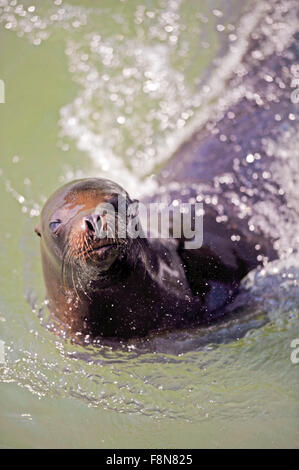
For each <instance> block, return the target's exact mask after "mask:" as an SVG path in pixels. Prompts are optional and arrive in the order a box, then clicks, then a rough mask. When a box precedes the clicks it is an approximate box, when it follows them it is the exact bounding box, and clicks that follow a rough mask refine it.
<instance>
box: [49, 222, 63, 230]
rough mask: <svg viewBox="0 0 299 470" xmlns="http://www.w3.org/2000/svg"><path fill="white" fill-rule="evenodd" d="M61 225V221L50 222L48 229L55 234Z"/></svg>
mask: <svg viewBox="0 0 299 470" xmlns="http://www.w3.org/2000/svg"><path fill="white" fill-rule="evenodd" d="M60 224H61V220H59V219H57V220H52V222H50V223H49V227H50V230H51V232H53V233H55V232H56V231H57V229H58V227H59V226H60Z"/></svg>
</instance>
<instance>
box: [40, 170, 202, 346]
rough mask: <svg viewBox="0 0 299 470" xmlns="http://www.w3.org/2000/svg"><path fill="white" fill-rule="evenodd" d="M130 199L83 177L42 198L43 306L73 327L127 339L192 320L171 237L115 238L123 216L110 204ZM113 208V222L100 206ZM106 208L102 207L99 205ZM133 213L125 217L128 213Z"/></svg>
mask: <svg viewBox="0 0 299 470" xmlns="http://www.w3.org/2000/svg"><path fill="white" fill-rule="evenodd" d="M120 197H121V198H122V201H123V202H124V204H125V205H126V206H128V205H129V204H132V202H133V201H132V200H131V199H130V198H129V195H128V194H127V193H126V191H124V190H123V188H121V187H120V186H119V185H117V184H116V183H113V182H112V181H109V180H106V179H101V178H93V179H92V178H88V179H82V180H77V181H74V182H72V183H69V184H66V185H65V186H63V187H62V188H60V189H58V190H57V191H56V192H55V193H54V194H53V195H52V197H50V199H49V200H48V202H47V203H46V205H45V207H44V209H43V211H42V214H41V220H42V222H41V225H40V226H39V227H37V228H36V233H37V234H38V235H39V236H40V237H41V255H42V265H43V272H44V278H45V283H46V288H47V296H48V300H49V308H50V311H51V312H52V313H53V314H54V315H55V317H57V318H59V319H60V320H61V322H62V324H64V325H66V326H67V328H68V329H69V330H70V331H71V332H72V333H74V332H75V333H79V334H82V335H84V336H87V335H89V336H91V337H93V338H94V337H97V336H106V337H107V336H108V337H120V338H127V337H131V336H141V335H145V334H147V333H148V332H150V331H152V330H156V329H160V328H170V327H174V326H175V327H181V326H185V325H187V324H189V323H190V321H194V319H195V312H196V309H195V306H196V302H194V301H193V302H192V301H191V298H192V295H191V291H190V288H189V285H188V282H187V280H186V276H185V273H184V269H183V267H182V263H181V260H180V259H179V256H178V254H177V250H176V246H175V244H173V243H171V242H170V243H165V241H164V240H157V239H155V240H149V239H147V238H141V237H138V238H137V239H132V238H130V237H129V236H127V237H126V238H119V233H118V231H119V226H120V225H121V224H125V222H126V221H124V220H121V217H122V214H121V213H120V211H119V208H118V207H117V204H118V203H119V198H120ZM103 203H106V204H110V205H112V206H113V207H115V213H116V217H117V219H118V227H117V230H118V231H116V232H115V233H114V235H113V236H111V237H109V236H107V237H106V236H104V237H103V238H101V236H100V233H99V231H100V229H99V225H100V226H101V228H103V227H106V229H108V231H109V224H110V223H111V222H112V217H110V215H111V214H109V213H106V214H105V215H103V214H101V215H100V212H99V209H98V208H99V207H102V206H101V205H102V204H103ZM105 207H106V206H105ZM131 216H132V215H131Z"/></svg>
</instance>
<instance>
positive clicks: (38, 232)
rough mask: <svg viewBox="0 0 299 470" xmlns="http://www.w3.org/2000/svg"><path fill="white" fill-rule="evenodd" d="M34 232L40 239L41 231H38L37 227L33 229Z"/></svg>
mask: <svg viewBox="0 0 299 470" xmlns="http://www.w3.org/2000/svg"><path fill="white" fill-rule="evenodd" d="M34 231H35V233H36V234H37V235H38V236H39V237H41V236H42V234H41V231H40V228H39V227H35V229H34Z"/></svg>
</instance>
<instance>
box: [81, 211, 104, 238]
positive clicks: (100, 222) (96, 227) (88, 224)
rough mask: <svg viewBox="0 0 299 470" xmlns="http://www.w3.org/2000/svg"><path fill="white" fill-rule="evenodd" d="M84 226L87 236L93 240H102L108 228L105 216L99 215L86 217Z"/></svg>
mask: <svg viewBox="0 0 299 470" xmlns="http://www.w3.org/2000/svg"><path fill="white" fill-rule="evenodd" d="M83 226H84V229H85V230H86V232H87V234H88V235H89V236H90V237H93V238H101V233H103V232H106V231H107V228H108V225H107V220H106V218H105V216H104V215H99V214H91V215H88V216H86V217H84V219H83Z"/></svg>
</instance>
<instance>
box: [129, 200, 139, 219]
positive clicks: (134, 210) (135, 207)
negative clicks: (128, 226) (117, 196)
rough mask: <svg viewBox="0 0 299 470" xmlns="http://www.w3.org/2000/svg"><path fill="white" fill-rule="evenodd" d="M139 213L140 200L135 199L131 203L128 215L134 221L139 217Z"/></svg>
mask: <svg viewBox="0 0 299 470" xmlns="http://www.w3.org/2000/svg"><path fill="white" fill-rule="evenodd" d="M138 212H139V201H138V199H133V201H132V202H131V204H130V206H129V211H128V215H129V216H130V217H131V218H132V219H133V218H134V217H137V216H138Z"/></svg>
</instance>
